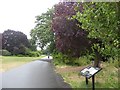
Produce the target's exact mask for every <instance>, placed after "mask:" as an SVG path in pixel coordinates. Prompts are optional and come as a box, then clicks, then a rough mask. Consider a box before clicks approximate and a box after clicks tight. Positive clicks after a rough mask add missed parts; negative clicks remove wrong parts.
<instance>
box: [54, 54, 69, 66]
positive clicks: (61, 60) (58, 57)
mask: <svg viewBox="0 0 120 90" xmlns="http://www.w3.org/2000/svg"><path fill="white" fill-rule="evenodd" d="M53 59H54V61H53V63H54V64H55V65H60V64H68V63H69V62H70V59H69V58H68V56H67V55H63V54H62V53H60V52H55V53H54V54H53Z"/></svg>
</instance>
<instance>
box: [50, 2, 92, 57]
mask: <svg viewBox="0 0 120 90" xmlns="http://www.w3.org/2000/svg"><path fill="white" fill-rule="evenodd" d="M76 5H77V3H75V2H62V3H59V4H57V5H55V10H54V17H53V20H52V30H53V32H54V34H55V42H56V48H57V49H58V50H59V51H60V52H62V53H63V54H66V55H68V56H70V57H79V56H81V55H82V54H84V53H85V52H87V51H90V50H91V45H92V40H90V39H89V38H87V35H88V32H87V31H86V30H84V29H82V28H80V27H79V26H81V24H82V23H80V22H78V20H77V19H71V17H72V16H73V15H75V14H76V10H75V7H76ZM79 7H80V8H79V11H80V12H82V7H81V6H79Z"/></svg>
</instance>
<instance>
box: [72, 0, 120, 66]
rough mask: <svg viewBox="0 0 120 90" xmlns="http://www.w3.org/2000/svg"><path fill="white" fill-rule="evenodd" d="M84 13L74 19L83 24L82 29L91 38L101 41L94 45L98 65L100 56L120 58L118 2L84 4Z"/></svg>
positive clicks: (78, 13) (79, 13) (78, 14)
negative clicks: (119, 56)
mask: <svg viewBox="0 0 120 90" xmlns="http://www.w3.org/2000/svg"><path fill="white" fill-rule="evenodd" d="M82 5H83V12H82V13H81V12H77V13H76V15H75V16H73V17H74V18H76V19H77V20H78V21H79V22H81V23H82V28H83V29H85V30H87V31H88V32H89V34H88V37H89V38H95V39H99V40H100V41H101V42H102V45H103V46H104V47H101V45H100V44H94V46H93V48H94V51H95V54H96V64H95V66H98V62H99V60H100V54H102V55H109V56H111V57H118V55H119V51H120V46H119V44H120V42H119V40H120V37H119V35H120V29H119V27H118V25H119V24H120V22H119V20H120V18H119V12H120V10H119V6H120V3H117V2H89V3H88V2H87V3H85V2H84V3H83V4H82Z"/></svg>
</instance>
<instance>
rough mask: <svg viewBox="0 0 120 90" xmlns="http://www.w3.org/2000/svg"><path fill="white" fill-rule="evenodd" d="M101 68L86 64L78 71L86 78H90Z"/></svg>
mask: <svg viewBox="0 0 120 90" xmlns="http://www.w3.org/2000/svg"><path fill="white" fill-rule="evenodd" d="M100 70H101V68H98V67H93V66H88V67H86V68H84V69H82V70H81V71H80V73H81V75H83V76H85V77H86V78H91V77H92V76H93V75H95V74H96V73H98V72H99V71H100Z"/></svg>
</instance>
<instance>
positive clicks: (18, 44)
mask: <svg viewBox="0 0 120 90" xmlns="http://www.w3.org/2000/svg"><path fill="white" fill-rule="evenodd" d="M29 47H30V43H29V41H28V39H27V36H26V35H25V34H24V33H22V32H19V31H14V30H9V29H8V30H6V31H4V32H3V33H2V49H5V50H8V51H9V52H11V53H12V54H15V55H16V54H23V55H24V54H25V52H26V48H29Z"/></svg>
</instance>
